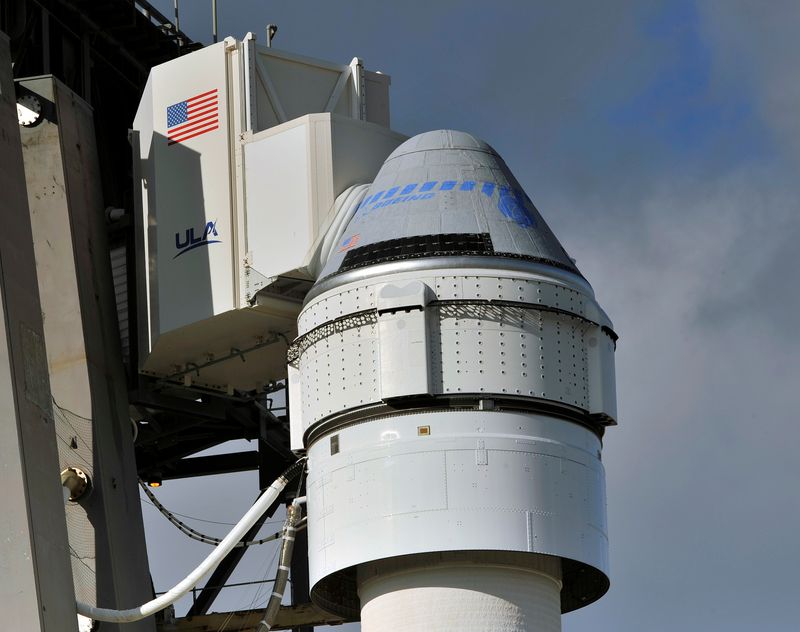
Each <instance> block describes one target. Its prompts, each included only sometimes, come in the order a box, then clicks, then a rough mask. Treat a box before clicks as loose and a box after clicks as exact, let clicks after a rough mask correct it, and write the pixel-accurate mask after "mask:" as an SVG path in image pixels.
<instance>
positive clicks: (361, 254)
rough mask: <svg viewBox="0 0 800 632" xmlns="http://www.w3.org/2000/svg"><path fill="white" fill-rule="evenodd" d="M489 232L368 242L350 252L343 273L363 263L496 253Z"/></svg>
mask: <svg viewBox="0 0 800 632" xmlns="http://www.w3.org/2000/svg"><path fill="white" fill-rule="evenodd" d="M492 254H494V248H493V247H492V239H491V237H490V236H489V233H449V234H443V235H416V236H414V237H403V238H401V239H388V240H386V241H378V242H376V243H374V244H367V245H366V246H361V247H360V248H355V249H353V250H351V251H350V252H348V253H347V254H346V255H345V257H344V260H343V261H342V265H341V266H340V268H339V270H338V271H339V272H345V271H347V270H353V269H355V268H361V267H363V266H369V265H375V264H377V263H386V262H388V261H399V260H401V259H414V258H419V257H452V256H464V255H467V256H475V255H492Z"/></svg>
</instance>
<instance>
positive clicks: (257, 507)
mask: <svg viewBox="0 0 800 632" xmlns="http://www.w3.org/2000/svg"><path fill="white" fill-rule="evenodd" d="M298 463H299V462H298ZM291 469H292V468H290V470H291ZM287 474H288V470H287V472H285V473H284V474H282V475H281V476H279V477H278V479H277V480H276V481H275V482H274V483H272V485H270V486H269V487H268V488H267V489H266V490H264V493H263V494H261V496H259V498H258V500H257V501H256V502H255V503H254V504H253V506H252V507H250V510H249V511H248V512H247V513H246V514H245V515H244V516H242V519H241V520H240V521H239V522H238V523H237V525H236V526H235V527H233V529H231V530H230V532H229V533H228V535H226V536H225V538H224V539H223V540H222V542H220V543H219V546H217V547H216V548H215V549H214V551H213V552H212V553H211V555H209V556H208V557H207V558H206V559H205V560H203V561H202V562H201V563H200V564H199V565H198V566H197V568H195V569H194V570H193V571H192V572H191V573H189V574H188V575H187V576H186V578H185V579H184V580H183V581H181V582H180V583H179V584H177V585H176V586H175V587H174V588H172V589H170V590H169V591H168V592H166V593H164V594H163V595H161V596H160V597H157V598H155V599H153V600H152V601H148V602H147V603H146V604H143V605H141V606H139V607H138V608H130V609H128V610H112V609H110V608H96V607H94V606H90V605H89V604H85V603H81V602H80V601H79V602H78V613H79V614H82V615H83V616H85V617H89V618H91V619H94V620H95V621H107V622H109V623H129V622H132V621H139V620H140V619H144V618H145V617H149V616H150V615H152V614H155V613H156V612H158V611H159V610H163V609H164V608H166V607H167V606H170V605H172V604H173V603H175V602H176V601H178V599H180V598H181V597H183V596H184V595H185V594H186V593H188V592H189V591H190V590H191V589H192V588H193V587H194V586H195V585H196V584H197V582H199V581H200V579H202V577H203V576H204V575H206V574H208V573H210V572H211V571H213V570H214V569H215V568H216V567H217V565H218V564H219V563H220V562H221V561H222V559H223V558H224V557H225V556H226V555H227V554H228V553H230V552H231V550H232V549H233V548H234V547H235V546H236V543H237V542H239V540H241V539H242V537H244V534H245V533H247V531H248V530H249V529H250V527H252V526H253V525H254V524H255V522H256V520H258V519H259V518H260V517H261V515H262V514H263V513H264V512H265V511H267V509H269V508H270V506H271V505H272V503H274V502H275V499H277V498H278V495H279V494H280V493H281V492H282V491H283V488H284V487H286V483H287V482H288V479H287V478H286V476H287Z"/></svg>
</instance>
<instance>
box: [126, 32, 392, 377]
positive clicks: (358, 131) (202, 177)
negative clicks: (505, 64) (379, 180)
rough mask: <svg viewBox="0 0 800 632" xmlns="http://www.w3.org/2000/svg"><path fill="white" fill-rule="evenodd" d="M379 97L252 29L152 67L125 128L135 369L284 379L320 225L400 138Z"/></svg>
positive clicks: (337, 68) (352, 198)
mask: <svg viewBox="0 0 800 632" xmlns="http://www.w3.org/2000/svg"><path fill="white" fill-rule="evenodd" d="M388 88H389V77H388V76H386V75H382V74H380V73H375V72H370V71H366V70H364V68H363V65H362V63H361V61H360V60H358V59H354V60H353V62H352V63H351V64H349V65H338V64H332V63H328V62H324V61H319V60H313V59H309V58H306V57H301V56H298V55H293V54H289V53H285V52H280V51H277V50H275V49H272V48H265V47H261V46H258V45H257V44H256V42H255V40H254V38H253V36H252V35H248V36H247V37H245V38H244V40H243V41H237V40H234V39H232V38H228V39H226V40H225V41H223V42H221V43H219V44H215V45H213V46H209V47H207V48H204V49H202V50H199V51H197V52H194V53H191V54H189V55H185V56H183V57H181V58H178V59H175V60H173V61H170V62H168V63H165V64H162V65H160V66H157V67H155V68H153V70H152V71H151V73H150V77H149V79H148V82H147V86H146V88H145V91H144V95H143V97H142V101H141V103H140V105H139V109H138V112H137V115H136V118H135V120H134V125H133V131H132V135H131V140H132V144H133V150H134V172H135V173H134V177H135V190H136V197H137V199H136V207H137V208H136V214H135V215H136V220H137V222H138V230H137V240H138V241H137V249H138V250H139V253H138V254H139V256H137V261H139V262H141V264H140V268H139V270H137V278H138V285H139V287H138V291H137V295H138V296H139V305H138V319H137V320H138V326H139V331H138V339H139V349H138V355H139V369H140V371H141V372H142V373H144V374H147V375H152V376H156V377H160V378H164V379H167V380H170V381H178V382H182V383H185V384H191V385H194V386H199V387H203V388H210V389H215V390H223V391H228V392H232V391H234V390H252V389H259V388H261V387H262V386H263V385H264V384H265V383H267V382H269V381H272V380H276V379H280V378H282V377H284V376H285V371H286V362H285V350H286V347H287V344H288V343H287V341H291V340H292V339H293V338H294V337H295V335H296V319H297V314H298V313H299V310H300V306H301V305H300V303H301V301H302V299H303V297H304V296H305V292H306V291H307V289H308V288H309V287H310V283H311V282H313V280H314V279H315V278H316V274H317V272H318V271H319V253H320V251H321V249H323V248H325V247H330V244H325V243H323V236H324V235H325V232H326V231H327V229H328V228H329V227H330V226H331V224H332V222H333V221H334V217H335V215H336V213H337V212H341V213H345V214H346V212H347V208H350V207H352V206H353V205H354V204H357V203H358V202H359V201H360V197H359V196H363V193H364V191H365V188H366V187H364V186H360V185H365V184H368V183H369V182H371V181H372V179H373V178H374V176H375V174H376V173H377V171H378V169H379V168H380V166H381V164H382V162H383V160H384V159H385V158H386V156H388V155H389V154H390V153H391V152H392V151H393V150H394V149H395V147H397V146H398V145H399V144H400V143H401V142H402V141H403V140H404V139H405V137H404V136H402V135H400V134H397V133H395V132H392V131H391V130H390V129H389V127H388V125H389V94H388ZM337 199H338V204H337Z"/></svg>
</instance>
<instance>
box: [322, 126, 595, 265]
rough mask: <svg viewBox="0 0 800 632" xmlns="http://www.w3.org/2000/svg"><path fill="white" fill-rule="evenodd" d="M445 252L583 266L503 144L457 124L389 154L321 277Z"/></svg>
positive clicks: (426, 135) (458, 254) (441, 254)
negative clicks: (502, 151) (505, 155)
mask: <svg viewBox="0 0 800 632" xmlns="http://www.w3.org/2000/svg"><path fill="white" fill-rule="evenodd" d="M442 256H480V257H485V256H490V257H504V258H513V259H516V260H524V261H530V262H533V263H536V264H546V265H549V266H554V267H557V268H561V269H562V270H566V271H568V272H571V273H574V274H578V275H579V274H580V273H579V272H578V269H577V268H576V267H575V264H574V263H573V261H572V260H571V259H570V257H569V255H568V254H567V253H566V251H565V250H564V248H563V247H562V246H561V244H560V243H559V241H558V239H557V238H556V237H555V235H554V234H553V232H552V231H551V230H550V228H549V227H548V226H547V224H546V223H545V221H544V219H543V218H542V216H541V215H540V214H539V211H538V210H537V209H536V207H535V206H534V205H533V202H531V200H530V198H529V197H528V196H527V195H526V193H525V192H524V191H523V189H522V187H521V186H520V184H519V182H517V180H516V178H515V177H514V176H513V174H512V173H511V171H510V170H509V168H508V166H506V164H505V162H503V159H502V158H501V157H500V156H499V155H498V154H497V152H496V151H495V150H494V149H493V148H492V147H491V146H490V145H489V144H488V143H485V142H484V141H482V140H480V139H478V138H476V137H475V136H472V135H471V134H467V133H466V132H459V131H453V130H436V131H432V132H426V133H424V134H419V135H418V136H414V137H413V138H410V139H409V140H407V141H406V142H404V143H403V144H402V145H400V146H399V147H398V148H397V149H396V150H395V151H394V152H393V153H392V154H391V155H390V156H389V157H388V158H387V159H386V161H385V162H384V164H383V166H382V167H381V170H380V171H379V172H378V175H377V176H376V178H375V181H374V182H373V183H372V185H371V186H370V188H369V190H368V191H367V193H366V195H365V197H364V199H363V200H362V202H361V203H360V205H359V207H358V209H357V211H356V212H355V214H354V216H353V218H352V219H351V220H350V222H349V224H348V226H347V228H346V230H345V231H344V233H343V235H342V238H341V239H340V240H339V242H338V243H337V244H336V247H335V248H334V249H333V252H332V254H331V256H330V257H329V259H328V261H327V262H326V265H325V266H324V268H323V270H322V273H321V274H320V277H319V278H320V279H326V278H328V277H330V276H332V275H335V274H337V273H339V272H346V271H348V270H352V269H354V268H356V267H364V266H369V265H375V264H378V263H386V262H389V261H397V260H402V259H411V258H414V259H420V258H425V257H442Z"/></svg>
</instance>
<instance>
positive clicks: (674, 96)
mask: <svg viewBox="0 0 800 632" xmlns="http://www.w3.org/2000/svg"><path fill="white" fill-rule="evenodd" d="M156 4H159V3H158V2H157V3H156ZM208 5H210V3H208V2H204V3H198V2H183V3H181V10H182V26H183V28H184V29H185V30H186V31H187V32H188V34H189V35H190V36H193V37H195V38H196V39H199V40H202V41H206V42H208V41H209V40H210V17H209V6H208ZM219 5H220V32H221V34H223V35H228V34H230V35H233V36H236V37H241V36H243V35H244V34H245V33H246V32H247V31H254V32H256V33H257V34H258V36H259V39H261V40H262V41H263V33H264V27H265V25H266V24H267V23H269V22H275V23H277V24H278V25H279V32H278V35H277V38H276V40H275V46H276V47H278V48H282V49H285V50H289V51H292V52H297V53H301V54H304V55H309V56H314V57H321V58H324V59H330V60H334V61H339V62H345V63H346V62H349V61H350V59H351V58H352V57H354V56H359V57H361V58H362V59H364V61H365V64H366V66H367V67H368V68H370V69H374V70H381V71H383V72H385V73H388V74H390V75H391V76H392V93H391V94H392V125H393V127H394V128H395V129H397V130H398V131H400V132H403V133H405V134H409V135H412V134H415V133H418V132H422V131H426V130H429V129H437V128H443V127H448V128H454V129H462V130H465V131H469V132H472V133H474V134H476V135H477V136H479V137H482V138H484V139H485V140H487V141H488V142H489V143H491V144H492V145H493V146H495V148H496V149H497V150H498V151H499V152H500V153H501V155H503V156H504V158H505V159H506V162H507V163H508V164H509V166H510V167H511V169H512V171H514V173H515V175H516V176H517V178H518V179H519V180H520V182H521V183H522V185H523V186H524V187H525V189H526V191H527V193H528V194H529V196H530V197H531V199H532V200H533V201H534V203H536V205H537V207H538V208H539V210H540V211H541V212H542V214H543V215H544V217H545V219H546V220H547V221H548V223H549V224H550V226H551V227H552V228H553V230H554V231H555V233H556V234H557V235H558V237H559V238H560V239H561V241H562V243H563V244H564V245H565V247H566V248H567V250H568V251H569V252H570V254H571V255H572V256H573V257H575V258H576V259H577V262H578V266H579V267H580V268H581V271H582V272H583V273H584V275H585V276H586V277H587V278H588V279H589V280H590V282H591V283H592V284H593V286H594V288H595V291H596V293H597V296H598V298H599V300H600V303H601V304H602V305H603V306H604V307H605V308H606V310H607V311H608V313H609V315H610V316H611V318H612V320H614V322H615V326H616V329H617V330H618V332H619V333H620V336H621V339H620V342H619V347H618V353H617V371H618V397H619V410H620V425H619V427H618V428H614V429H611V430H610V431H609V432H608V433H607V435H606V440H605V453H604V462H605V464H606V468H607V477H608V478H607V484H608V503H609V504H608V513H609V528H610V540H611V569H612V577H611V580H612V588H611V591H610V592H609V594H608V595H607V596H606V597H604V598H603V599H602V600H601V601H599V602H598V603H596V604H593V605H591V606H589V607H587V608H585V609H583V610H581V611H579V612H577V613H573V614H570V615H567V616H566V617H565V618H564V621H563V627H564V630H566V631H568V632H588V631H589V630H592V632H597V631H608V632H634V631H636V632H638V631H641V630H648V631H651V632H660V631H661V630H663V631H665V632H666V631H667V630H669V631H670V632H671V631H672V630H675V629H679V630H683V631H686V632H691V631H694V630H698V631H700V630H703V631H707V630H717V629H719V630H726V632H738V631H745V630H755V629H758V630H771V631H781V630H795V629H797V614H796V612H795V608H794V607H793V602H794V600H793V593H792V589H793V588H794V586H795V585H796V583H797V582H796V573H795V570H794V569H795V568H796V566H797V564H798V562H800V547H798V546H797V543H796V534H797V532H798V529H800V503H798V494H797V478H798V475H797V471H798V464H799V463H798V461H799V459H798V456H797V448H796V447H795V444H796V443H797V437H798V430H797V428H796V424H797V413H796V412H795V410H796V391H797V388H798V385H799V384H800V368H799V367H800V361H799V360H798V358H800V354H799V353H798V352H799V351H800V345H798V342H797V334H796V329H797V328H796V325H795V320H796V314H797V313H799V312H800V309H799V308H800V291H798V284H797V279H796V277H797V274H798V272H800V256H798V252H797V244H798V243H800V219H798V217H799V216H798V210H800V209H798V202H797V200H798V194H800V191H798V189H799V188H800V184H798V182H800V180H799V179H798V178H797V176H796V173H797V167H798V158H800V116H798V112H800V82H798V81H797V77H796V69H797V67H798V62H800V43H798V38H797V37H796V33H795V31H796V28H797V25H798V24H800V5H798V4H796V3H791V2H781V1H774V2H769V3H763V2H744V1H740V0H730V1H727V2H723V1H721V0H720V1H716V2H712V1H706V2H691V1H685V0H678V1H675V2H616V1H611V2H603V3H588V2H587V3H577V2H562V3H550V2H495V3H488V2H485V1H484V2H477V1H476V2H472V1H468V2H447V1H441V2H436V3H433V2H417V1H407V2H403V3H377V2H354V1H345V0H342V1H340V2H330V1H322V0H320V1H315V2H311V1H307V2H304V1H295V2H272V3H266V2H261V1H258V2H256V1H255V0H229V1H228V2H224V3H223V2H220V3H219ZM160 6H163V8H164V11H165V12H167V11H171V6H172V3H171V2H161V3H160ZM235 485H240V486H241V488H242V490H243V491H242V492H241V493H239V494H230V493H228V492H227V491H225V490H230V489H232V488H234V487H235ZM254 492H255V482H254V479H253V478H252V477H250V478H248V475H237V477H233V478H232V479H231V481H229V482H224V481H209V482H208V483H207V486H205V487H204V489H202V490H198V489H197V488H196V486H195V487H191V485H190V484H188V483H179V482H178V483H170V484H168V485H165V487H164V488H163V489H162V490H161V492H159V493H160V494H162V495H163V498H164V501H165V503H166V504H167V505H168V506H170V507H171V508H174V510H176V511H182V512H183V513H187V514H191V515H200V516H204V517H208V518H211V519H220V520H223V521H225V520H227V521H230V522H233V521H235V519H237V518H238V516H239V515H240V514H241V512H242V511H243V510H244V508H245V507H246V506H247V504H249V502H251V500H252V496H253V494H254ZM209 496H210V497H211V498H212V500H204V499H205V498H209ZM220 516H224V517H221V518H220ZM145 517H146V520H147V525H148V528H149V530H150V533H151V535H152V534H153V533H156V534H157V537H156V538H155V543H154V544H152V545H151V546H150V551H151V564H152V566H153V568H154V571H155V575H156V586H157V588H159V589H164V588H166V587H168V586H167V583H168V582H169V581H171V578H172V574H175V575H177V576H176V577H175V579H179V578H180V577H182V576H183V575H182V574H180V575H178V574H179V573H183V572H184V570H188V569H189V568H190V566H193V562H194V561H195V560H198V559H200V557H201V555H202V554H203V553H204V552H205V549H204V548H203V546H202V545H196V546H194V543H192V545H188V544H187V545H185V548H180V547H184V544H182V543H178V542H177V541H176V542H173V540H171V538H175V537H177V538H180V537H182V536H180V534H172V533H171V532H167V529H169V528H170V527H169V526H168V525H167V526H165V525H164V524H162V523H160V522H159V521H160V520H161V518H160V516H158V515H157V514H155V512H152V511H150V508H147V507H145ZM215 517H216V518H215ZM206 526H208V527H209V528H214V527H215V525H206ZM216 527H217V528H219V529H224V527H222V526H216ZM168 548H169V549H171V550H172V551H180V555H179V556H178V559H177V560H176V559H175V557H174V555H173V556H172V559H171V560H170V561H169V563H166V562H164V561H163V560H162V557H163V556H166V554H167V549H168ZM269 553H270V555H271V551H270V552H269ZM251 556H252V554H251ZM265 561H268V560H265V559H263V558H258V556H255V557H253V558H252V559H251V560H250V561H249V562H248V564H249V566H247V567H246V568H245V569H244V570H243V572H244V575H243V576H242V577H241V579H247V578H252V577H253V576H254V575H258V574H259V573H261V574H262V575H263V574H265V573H267V572H268V571H267V570H266V568H265ZM247 573H249V574H250V575H249V577H248V576H247ZM251 598H252V595H246V594H243V595H241V596H240V597H231V598H230V601H228V602H226V603H225V604H219V606H218V607H220V606H225V607H244V606H247V605H248V602H249V601H251ZM236 599H239V601H240V602H241V603H240V602H237V601H236Z"/></svg>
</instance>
